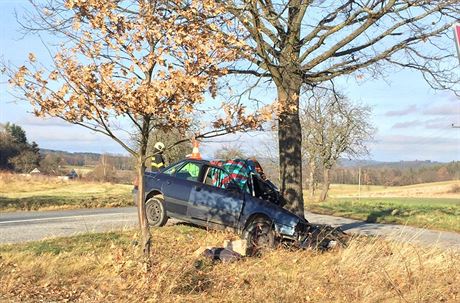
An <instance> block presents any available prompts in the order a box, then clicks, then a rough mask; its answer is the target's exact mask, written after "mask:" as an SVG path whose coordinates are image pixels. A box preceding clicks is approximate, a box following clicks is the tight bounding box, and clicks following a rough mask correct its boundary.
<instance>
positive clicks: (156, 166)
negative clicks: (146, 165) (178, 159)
mask: <svg viewBox="0 0 460 303" xmlns="http://www.w3.org/2000/svg"><path fill="white" fill-rule="evenodd" d="M164 149H165V145H164V144H163V143H162V142H157V143H155V145H154V148H153V152H154V153H155V155H154V156H153V157H152V171H153V172H156V171H160V170H161V169H162V168H163V167H164V166H165V159H164V158H163V151H164Z"/></svg>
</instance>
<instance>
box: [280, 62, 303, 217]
mask: <svg viewBox="0 0 460 303" xmlns="http://www.w3.org/2000/svg"><path fill="white" fill-rule="evenodd" d="M286 73H288V71H286ZM291 73H292V74H294V73H295V72H293V71H291ZM286 78H287V79H283V83H281V84H280V85H279V86H278V87H277V91H278V102H279V104H280V114H279V124H278V140H279V156H280V158H279V161H280V183H281V194H282V195H283V197H284V198H285V199H286V208H288V209H289V210H291V211H292V212H294V213H295V214H297V215H298V216H301V217H304V201H303V192H302V131H301V126H300V120H299V95H300V86H301V81H300V79H295V77H286Z"/></svg>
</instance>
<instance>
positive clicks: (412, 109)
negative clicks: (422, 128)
mask: <svg viewBox="0 0 460 303" xmlns="http://www.w3.org/2000/svg"><path fill="white" fill-rule="evenodd" d="M415 112H417V105H415V104H412V105H410V106H408V107H407V108H405V109H402V110H390V111H387V112H386V113H385V116H387V117H393V116H405V115H408V114H412V113H415Z"/></svg>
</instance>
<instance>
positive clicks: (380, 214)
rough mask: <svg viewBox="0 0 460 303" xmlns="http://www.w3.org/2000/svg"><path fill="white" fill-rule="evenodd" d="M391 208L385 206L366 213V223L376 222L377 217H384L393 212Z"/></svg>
mask: <svg viewBox="0 0 460 303" xmlns="http://www.w3.org/2000/svg"><path fill="white" fill-rule="evenodd" d="M393 210H394V209H393V208H387V209H383V210H378V211H372V212H371V213H370V214H369V215H367V218H366V223H377V222H379V219H384V218H385V217H387V216H391V215H392V212H393Z"/></svg>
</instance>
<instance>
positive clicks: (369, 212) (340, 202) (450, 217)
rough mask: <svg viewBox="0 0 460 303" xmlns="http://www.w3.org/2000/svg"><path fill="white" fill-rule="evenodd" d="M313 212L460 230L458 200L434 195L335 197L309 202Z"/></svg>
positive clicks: (308, 207) (459, 204)
mask: <svg viewBox="0 0 460 303" xmlns="http://www.w3.org/2000/svg"><path fill="white" fill-rule="evenodd" d="M306 208H307V209H308V210H310V211H312V212H315V213H321V214H327V215H333V216H341V217H348V218H352V219H358V220H363V221H366V222H370V223H395V224H405V225H411V226H418V227H427V228H434V229H439V230H448V231H456V232H460V200H457V199H434V198H362V199H359V200H358V199H353V198H342V199H340V198H338V199H329V200H328V201H326V202H309V203H307V204H306Z"/></svg>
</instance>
